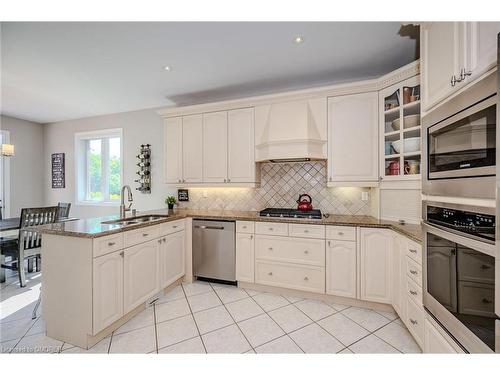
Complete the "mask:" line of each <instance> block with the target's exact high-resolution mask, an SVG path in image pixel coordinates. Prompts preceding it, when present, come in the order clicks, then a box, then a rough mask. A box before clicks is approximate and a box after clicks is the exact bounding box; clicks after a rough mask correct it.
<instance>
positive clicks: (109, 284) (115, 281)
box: [92, 251, 123, 334]
mask: <svg viewBox="0 0 500 375" xmlns="http://www.w3.org/2000/svg"><path fill="white" fill-rule="evenodd" d="M122 254H123V252H120V251H118V252H114V253H112V254H108V255H104V256H101V257H98V258H95V259H94V264H93V288H92V298H93V334H96V333H98V332H100V331H101V330H103V329H104V328H106V327H107V326H109V325H110V324H112V323H113V322H115V321H116V320H118V319H120V318H121V317H122V316H123V257H122Z"/></svg>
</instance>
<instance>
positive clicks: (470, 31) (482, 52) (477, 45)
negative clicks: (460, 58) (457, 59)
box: [464, 22, 500, 81]
mask: <svg viewBox="0 0 500 375" xmlns="http://www.w3.org/2000/svg"><path fill="white" fill-rule="evenodd" d="M464 24H465V38H466V43H465V45H466V46H467V51H466V54H465V58H466V62H465V70H466V71H467V72H468V73H470V76H468V77H467V81H472V80H474V79H475V78H477V77H479V76H481V75H482V74H483V73H485V72H486V71H488V70H489V69H490V68H492V67H493V66H495V65H496V63H497V43H498V39H497V35H498V33H500V22H465V23H464Z"/></svg>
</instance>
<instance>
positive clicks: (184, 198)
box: [177, 189, 189, 202]
mask: <svg viewBox="0 0 500 375" xmlns="http://www.w3.org/2000/svg"><path fill="white" fill-rule="evenodd" d="M177 199H178V200H179V202H189V190H188V189H178V190H177Z"/></svg>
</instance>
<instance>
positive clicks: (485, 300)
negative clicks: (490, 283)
mask: <svg viewBox="0 0 500 375" xmlns="http://www.w3.org/2000/svg"><path fill="white" fill-rule="evenodd" d="M482 302H483V303H493V301H491V300H489V299H487V298H483V300H482Z"/></svg>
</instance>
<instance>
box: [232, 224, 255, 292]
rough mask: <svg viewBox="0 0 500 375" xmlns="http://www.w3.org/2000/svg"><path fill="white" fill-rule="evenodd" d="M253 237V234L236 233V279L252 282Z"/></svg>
mask: <svg viewBox="0 0 500 375" xmlns="http://www.w3.org/2000/svg"><path fill="white" fill-rule="evenodd" d="M254 265H255V238H254V235H253V234H245V233H236V280H237V281H244V282H247V283H253V282H254V280H255V278H254Z"/></svg>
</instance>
